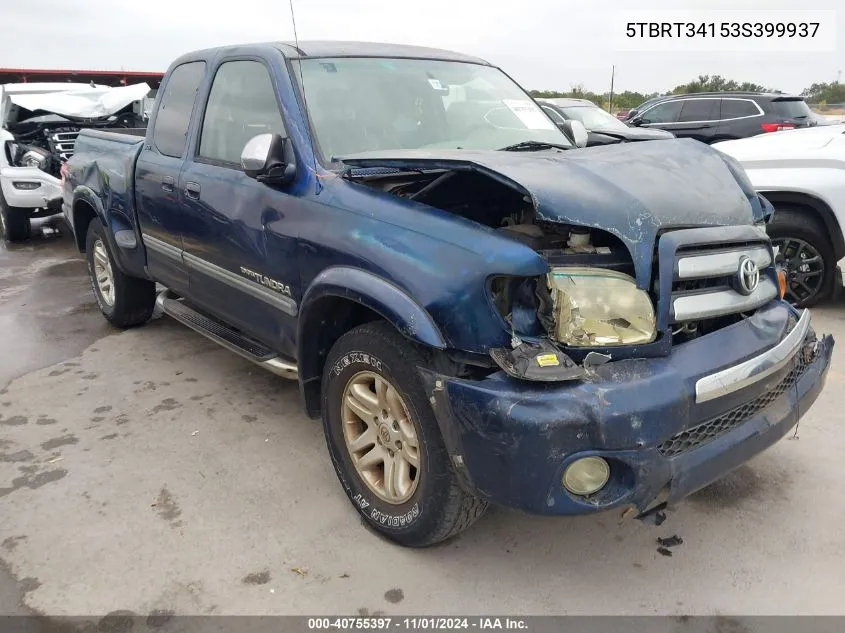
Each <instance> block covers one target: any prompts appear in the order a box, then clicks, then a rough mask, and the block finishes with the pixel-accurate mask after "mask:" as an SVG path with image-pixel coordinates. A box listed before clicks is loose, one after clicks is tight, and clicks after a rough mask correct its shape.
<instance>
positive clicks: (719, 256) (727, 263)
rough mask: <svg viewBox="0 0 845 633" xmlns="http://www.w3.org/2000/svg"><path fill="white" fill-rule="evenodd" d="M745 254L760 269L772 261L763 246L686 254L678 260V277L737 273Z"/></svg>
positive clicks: (689, 277)
mask: <svg viewBox="0 0 845 633" xmlns="http://www.w3.org/2000/svg"><path fill="white" fill-rule="evenodd" d="M743 256H747V257H750V258H751V259H752V260H753V261H754V263H755V264H757V267H758V268H759V269H760V270H762V269H764V268H766V267H767V266H769V265H771V263H772V257H771V255H769V250H768V249H767V248H765V247H763V246H758V247H755V248H746V249H744V250H732V251H727V252H724V253H711V254H704V255H684V256H683V257H681V258H680V259H679V260H678V279H698V278H701V277H721V276H727V275H731V276H733V275H736V274H737V271H738V270H739V260H740V259H741V258H742V257H743Z"/></svg>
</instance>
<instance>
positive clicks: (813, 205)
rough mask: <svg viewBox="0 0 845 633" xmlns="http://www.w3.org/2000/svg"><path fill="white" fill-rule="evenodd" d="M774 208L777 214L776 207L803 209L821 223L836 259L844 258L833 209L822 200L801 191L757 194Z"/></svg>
mask: <svg viewBox="0 0 845 633" xmlns="http://www.w3.org/2000/svg"><path fill="white" fill-rule="evenodd" d="M759 193H760V194H761V195H763V196H765V197H766V199H767V200H768V201H769V202H771V203H772V205H773V206H774V207H775V213H777V207H778V205H789V206H792V207H796V208H800V209H803V210H804V211H805V212H806V213H807V214H808V215H810V217H813V218H815V219H816V220H818V221H819V222H821V225H822V227H823V228H824V229H825V231H826V232H827V234H828V235H830V241H831V244H832V246H833V252H834V255H835V256H836V259H842V258H843V257H845V236H843V234H842V227H841V226H840V225H839V220H838V219H837V217H836V214H835V213H834V212H833V209H831V208H830V205H828V204H827V203H826V202H825V201H824V200H822V199H821V198H819V197H817V196H814V195H812V194H810V193H805V192H801V191H764V190H761V191H760V192H759Z"/></svg>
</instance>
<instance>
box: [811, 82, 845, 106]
mask: <svg viewBox="0 0 845 633" xmlns="http://www.w3.org/2000/svg"><path fill="white" fill-rule="evenodd" d="M801 96H802V97H805V98H806V99H807V102H808V103H820V102H822V101H824V102H825V103H845V84H841V83H839V82H838V81H832V82H830V83H817V84H812V85H811V86H810V87H809V88H805V89H804V90H803V91H802V92H801Z"/></svg>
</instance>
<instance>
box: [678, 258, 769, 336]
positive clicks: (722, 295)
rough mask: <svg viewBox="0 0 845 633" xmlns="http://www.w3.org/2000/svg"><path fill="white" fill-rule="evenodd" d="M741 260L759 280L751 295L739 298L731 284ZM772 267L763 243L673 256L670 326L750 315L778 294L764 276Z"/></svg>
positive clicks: (734, 286) (767, 276) (733, 283)
mask: <svg viewBox="0 0 845 633" xmlns="http://www.w3.org/2000/svg"><path fill="white" fill-rule="evenodd" d="M743 257H749V258H750V259H751V260H753V261H754V263H755V264H757V267H758V269H759V270H760V280H759V283H758V285H757V288H756V290H754V291H753V292H752V293H751V294H748V295H746V294H742V293H741V292H739V291H738V290H737V289H736V284H735V282H734V280H735V279H736V277H737V274H738V272H739V265H740V262H741V260H742V258H743ZM771 266H772V256H771V251H770V248H769V245H768V243H767V242H762V241H761V242H757V243H742V244H709V245H708V246H707V247H706V248H705V247H696V246H688V247H685V248H683V249H682V250H679V251H678V252H676V253H675V266H674V277H673V280H672V300H671V306H672V315H671V323H688V322H691V321H701V320H703V319H711V318H715V317H721V316H726V315H731V314H739V313H744V312H751V311H753V310H756V309H757V308H759V307H761V306H763V305H765V304H766V303H768V302H769V301H771V300H772V299H774V298H775V297H776V296H777V294H778V289H777V285H776V284H775V282H774V281H773V280H772V279H771V278H770V277H769V275H768V274H766V272H765V271H766V269H769V268H770V267H771Z"/></svg>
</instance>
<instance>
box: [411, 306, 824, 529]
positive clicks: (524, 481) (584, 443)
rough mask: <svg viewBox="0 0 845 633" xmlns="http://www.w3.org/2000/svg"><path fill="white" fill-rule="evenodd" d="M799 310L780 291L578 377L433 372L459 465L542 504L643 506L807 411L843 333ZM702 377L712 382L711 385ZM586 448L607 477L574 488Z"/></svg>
mask: <svg viewBox="0 0 845 633" xmlns="http://www.w3.org/2000/svg"><path fill="white" fill-rule="evenodd" d="M799 316H800V315H798V314H797V313H796V311H795V310H794V309H792V308H791V307H789V306H788V305H787V304H786V303H784V302H781V301H774V302H772V303H771V304H769V305H768V306H766V307H764V308H762V309H761V310H759V311H758V312H757V313H755V314H754V315H753V316H752V317H750V318H748V319H745V320H743V321H742V322H740V323H737V324H735V325H732V326H729V327H726V328H723V329H721V330H719V331H717V332H714V333H712V334H709V335H707V336H703V337H701V338H699V339H696V340H693V341H690V342H689V343H685V344H683V345H678V346H676V347H675V348H674V349H673V351H672V353H671V354H670V355H669V356H667V357H663V358H651V359H640V360H623V361H616V362H611V363H607V364H605V365H602V366H600V367H597V368H595V369H594V370H592V375H591V376H590V377H589V378H588V379H586V380H582V381H578V382H569V383H563V384H560V383H558V384H540V383H531V382H523V381H519V380H515V379H512V378H509V377H507V376H506V375H504V373H503V372H499V373H496V374H493V375H491V376H489V377H487V378H486V379H484V380H477V381H473V380H464V379H458V378H451V377H446V376H442V375H436V374H434V373H429V372H423V377H424V380H425V381H426V384H427V387H428V388H429V391H430V394H431V400H432V404H433V407H434V410H435V414H436V416H437V418H438V422H439V424H440V427H441V430H442V432H443V436H444V439H445V441H446V444H447V448H448V450H449V452H450V454H451V455H452V460H453V463H454V465H455V467H456V471H457V472H458V474H459V475H460V476H461V477H462V479H463V481H464V483H465V485H466V486H468V487H469V488H471V489H472V490H473V491H474V492H475V493H476V494H479V495H480V496H482V497H484V498H486V499H488V500H490V501H491V502H493V503H496V504H499V505H505V506H510V507H513V508H519V509H522V510H525V511H529V512H533V513H540V514H584V513H588V512H596V511H601V510H608V509H611V508H617V507H628V506H633V507H635V508H637V509H638V510H639V511H641V512H643V511H646V510H647V509H649V508H651V507H653V506H654V504H655V503H657V502H658V501H661V502H662V501H668V502H670V503H671V502H674V501H677V500H679V499H681V498H683V497H685V496H687V495H689V494H691V493H692V492H695V491H696V490H698V489H700V488H702V487H704V486H706V485H707V484H709V483H711V482H713V481H714V480H716V479H718V478H720V477H721V476H723V475H724V474H726V473H728V472H729V471H731V470H733V469H734V468H736V467H737V466H739V465H741V464H743V463H744V462H746V461H748V460H749V459H750V458H751V457H753V456H754V455H756V454H758V453H760V452H761V451H763V450H764V449H766V448H767V447H769V446H770V445H772V444H774V443H775V442H777V441H778V440H779V439H780V438H782V437H783V436H784V435H785V434H786V433H787V432H788V431H789V429H790V428H792V427H793V426H795V424H796V423H797V422H798V420H799V418H800V417H801V416H802V415H803V414H804V413H806V411H807V409H808V408H809V407H810V405H811V404H812V403H813V402H814V401H815V399H816V397H817V396H818V394H819V392H820V391H821V389H822V387H823V385H824V381H825V378H826V376H827V370H828V368H829V365H830V358H831V353H832V350H833V345H834V341H833V339H832V338H831V337H824V338H822V339H821V340H816V337H815V334H814V333H813V331H812V329H811V328H809V322H808V321H809V313H808V312H806V313H804V318H803V319H801V320H799V319H798V317H799ZM805 326H806V335H802V336H797V335H796V333H798V332H800V333H802V334H804V332H802V330H803V328H804V327H805ZM790 333H791V334H792V336H790ZM787 342H788V343H789V344H788V345H785V344H786V343H787ZM736 367H744V368H745V369H746V370H749V369H750V370H751V371H739V372H736V371H733V370H734V368H736ZM732 374H736V375H732ZM712 376H717V377H719V376H721V377H722V378H724V380H722V381H721V382H720V380H715V381H714V380H708V378H711V377H712ZM702 385H705V386H708V385H709V386H710V387H715V391H708V392H707V393H709V394H710V395H713V394H714V393H715V394H716V395H713V397H707V398H702V397H701V396H702V393H704V391H703V389H702ZM697 387H698V390H697ZM732 387H736V388H732ZM697 391H698V397H697V395H696V393H697ZM588 455H599V456H601V457H604V458H605V459H606V460H608V462H609V463H610V465H611V478H610V481H609V483H608V484H607V485H606V486H605V487H604V488H603V489H602V490H600V491H599V492H598V493H596V494H594V495H591V496H589V497H578V496H575V495H572V494H570V493H569V492H567V491H566V490H565V489H564V488H563V486H562V485H561V477H562V475H563V472H564V470H565V468H566V467H567V466H568V465H569V464H570V463H571V462H572V461H574V460H576V459H579V458H581V457H586V456H588Z"/></svg>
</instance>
